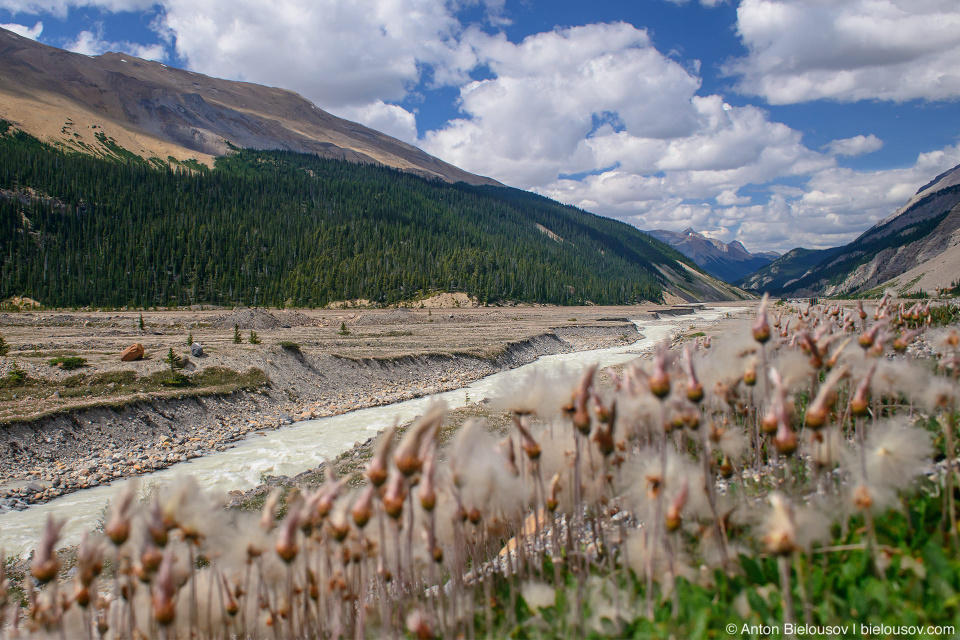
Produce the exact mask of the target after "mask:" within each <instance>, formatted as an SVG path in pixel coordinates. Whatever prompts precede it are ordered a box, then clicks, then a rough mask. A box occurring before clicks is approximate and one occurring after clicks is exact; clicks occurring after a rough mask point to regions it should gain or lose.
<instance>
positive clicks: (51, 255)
mask: <svg viewBox="0 0 960 640" xmlns="http://www.w3.org/2000/svg"><path fill="white" fill-rule="evenodd" d="M436 291H463V292H466V293H468V294H469V295H471V296H475V297H476V298H477V299H479V300H480V301H482V302H490V303H496V302H498V301H526V302H539V303H554V304H591V303H594V304H627V303H636V302H640V301H644V300H648V301H658V302H660V301H663V302H680V301H708V300H731V299H739V298H742V297H743V296H744V295H746V294H744V292H742V291H740V290H739V289H737V288H736V287H733V286H731V285H728V284H726V283H723V282H720V281H718V280H716V279H714V278H712V277H711V276H709V275H707V274H704V273H702V272H701V271H700V270H699V269H698V268H697V267H696V265H695V264H694V263H693V262H692V261H691V260H689V259H688V258H686V257H685V256H683V255H682V254H680V253H679V252H677V251H675V250H674V249H672V248H670V247H669V246H667V245H666V244H664V243H662V242H660V241H659V240H656V239H654V238H652V237H650V236H649V235H647V234H645V233H643V232H642V231H640V230H638V229H636V228H635V227H632V226H630V225H627V224H624V223H621V222H618V221H615V220H612V219H609V218H603V217H600V216H596V215H594V214H591V213H589V212H586V211H583V210H580V209H577V208H575V207H570V206H566V205H562V204H560V203H557V202H555V201H552V200H549V199H547V198H543V197H541V196H537V195H534V194H531V193H527V192H524V191H520V190H517V189H511V188H507V187H504V186H502V185H501V184H499V183H498V182H496V181H494V180H491V179H489V178H485V177H483V176H477V175H473V174H470V173H468V172H465V171H463V170H461V169H459V168H457V167H454V166H452V165H450V164H448V163H445V162H443V161H441V160H439V159H437V158H434V157H432V156H430V155H428V154H426V153H425V152H423V151H422V150H420V149H417V148H415V147H413V146H411V145H408V144H406V143H403V142H401V141H399V140H396V139H394V138H391V137H390V136H387V135H385V134H383V133H380V132H377V131H374V130H372V129H369V128H366V127H363V126H362V125H359V124H356V123H352V122H348V121H346V120H342V119H340V118H336V117H334V116H332V115H330V114H328V113H326V112H324V111H322V110H321V109H318V108H317V107H315V106H314V105H312V104H311V103H309V102H308V101H307V100H305V99H303V98H302V97H300V96H298V95H296V94H294V93H292V92H289V91H285V90H283V89H275V88H269V87H261V86H258V85H254V84H250V83H244V82H233V81H228V80H218V79H214V78H209V77H206V76H203V75H200V74H196V73H191V72H188V71H184V70H180V69H175V68H172V67H167V66H165V65H162V64H159V63H153V62H147V61H144V60H139V59H137V58H134V57H132V56H129V55H126V54H115V53H108V54H104V55H101V56H84V55H79V54H74V53H70V52H66V51H62V50H59V49H55V48H52V47H48V46H46V45H42V44H38V43H36V42H33V41H31V40H28V39H25V38H21V37H19V36H17V35H15V34H12V33H10V32H8V31H4V30H2V29H0V297H3V298H6V297H9V296H13V295H27V296H29V297H31V298H34V299H37V300H40V301H41V302H42V303H43V304H45V305H49V306H86V305H93V306H125V305H133V306H141V307H142V306H152V305H167V304H195V303H201V304H203V303H207V304H220V305H232V304H246V305H249V304H271V305H277V304H278V305H295V306H323V305H327V304H331V303H333V302H335V301H337V300H353V299H368V300H370V301H371V302H372V303H373V304H394V303H397V302H401V301H409V300H416V299H418V298H419V297H422V296H425V295H429V294H431V293H433V292H436Z"/></svg>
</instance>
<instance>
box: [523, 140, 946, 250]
mask: <svg viewBox="0 0 960 640" xmlns="http://www.w3.org/2000/svg"><path fill="white" fill-rule="evenodd" d="M958 164H960V144H957V145H954V146H948V147H945V148H944V149H940V150H937V151H933V152H929V153H923V154H920V155H919V156H918V157H917V159H916V161H915V162H914V163H913V165H912V166H910V167H907V168H903V169H893V170H878V171H855V170H852V169H847V168H841V167H837V166H835V165H833V166H825V167H824V168H822V169H820V170H817V171H813V172H811V175H810V177H809V178H808V179H807V180H806V181H805V182H804V183H803V184H802V187H799V188H798V187H772V188H768V189H767V191H769V192H770V196H769V198H768V200H767V201H766V202H763V203H757V204H748V203H747V202H743V201H739V202H735V201H734V197H731V196H732V195H733V194H730V193H728V192H722V193H721V194H720V195H719V196H718V197H716V198H714V201H715V202H716V203H717V205H719V206H712V205H710V204H709V203H707V202H699V203H697V202H694V203H691V202H688V201H687V198H685V197H684V195H683V194H685V193H689V192H688V191H686V189H684V188H682V183H683V182H684V181H686V180H689V179H690V176H684V175H682V174H679V175H671V174H667V175H665V176H664V177H663V178H660V179H657V178H655V177H643V176H637V175H629V174H626V173H624V172H620V171H610V172H605V173H602V174H600V175H597V176H590V177H588V178H586V179H584V180H581V181H575V180H558V181H557V182H555V183H554V184H552V185H550V186H549V187H547V188H546V189H542V190H541V191H543V192H544V193H545V194H546V195H549V196H551V197H554V198H557V199H558V200H562V201H564V202H568V203H571V204H577V205H578V206H584V207H585V208H588V209H590V210H592V211H595V212H597V213H604V214H605V215H609V216H611V217H616V218H620V219H622V220H624V221H625V222H629V223H631V224H634V225H636V226H638V227H640V228H641V229H660V228H662V229H671V230H675V231H679V230H681V229H683V228H685V227H688V226H691V227H693V228H694V229H697V230H701V229H706V230H712V237H719V238H722V239H723V240H724V241H729V240H734V239H735V240H740V241H741V242H742V243H743V244H744V245H745V246H746V247H748V248H749V249H750V250H751V251H757V250H776V251H781V252H783V251H787V250H789V249H792V248H794V247H797V246H803V247H807V248H826V247H832V246H838V245H841V244H845V243H847V242H850V241H851V240H853V239H854V238H856V237H857V236H858V235H860V233H862V232H863V231H864V230H865V229H867V228H868V227H870V226H871V225H873V224H876V223H877V222H879V221H881V220H883V219H885V218H886V217H888V216H889V215H890V214H891V213H893V212H894V211H895V210H896V209H897V208H899V207H901V206H902V205H903V204H905V203H906V202H907V200H909V199H910V197H911V196H913V194H914V193H915V192H916V191H917V189H919V188H920V187H921V186H923V185H924V184H926V183H927V182H929V181H930V180H931V179H932V178H933V177H934V176H936V175H938V174H940V173H942V172H944V171H946V170H947V169H950V168H952V167H954V166H956V165H958ZM754 199H756V198H754ZM728 203H729V204H728ZM588 204H589V205H590V206H587V205H588ZM730 205H732V206H730Z"/></svg>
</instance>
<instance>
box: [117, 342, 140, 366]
mask: <svg viewBox="0 0 960 640" xmlns="http://www.w3.org/2000/svg"><path fill="white" fill-rule="evenodd" d="M143 353H144V351H143V345H142V344H140V343H139V342H137V343H136V344H132V345H130V346H129V347H127V348H126V349H124V350H123V353H121V354H120V359H121V360H122V361H124V362H133V361H134V360H140V359H142V358H143Z"/></svg>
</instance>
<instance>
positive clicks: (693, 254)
mask: <svg viewBox="0 0 960 640" xmlns="http://www.w3.org/2000/svg"><path fill="white" fill-rule="evenodd" d="M647 233H649V234H650V235H652V236H653V237H654V238H656V239H658V240H662V241H663V242H666V243H667V244H669V245H670V246H671V247H673V248H674V249H676V250H677V251H679V252H680V253H682V254H683V255H685V256H687V257H688V258H690V259H691V260H693V261H694V262H695V263H696V264H697V266H698V267H700V268H701V269H703V270H704V271H706V272H707V273H709V274H710V275H712V276H713V277H715V278H719V279H720V280H723V281H724V282H735V281H737V280H739V279H740V278H743V277H744V276H746V275H749V274H751V273H753V272H755V271H757V270H758V269H760V268H762V267H765V266H766V265H768V264H770V263H771V262H773V261H774V260H776V259H777V258H779V257H780V254H779V253H777V252H775V251H764V252H759V253H750V252H749V251H747V249H746V247H744V246H743V244H741V243H740V242H739V241H737V240H734V241H733V242H730V243H726V244H725V243H723V242H721V241H720V240H715V239H714V238H708V237H706V236H704V235H703V234H700V233H697V232H696V231H694V230H693V229H692V228H689V227H688V228H687V229H684V230H683V231H681V232H680V233H677V232H675V231H665V230H663V229H655V230H653V231H647Z"/></svg>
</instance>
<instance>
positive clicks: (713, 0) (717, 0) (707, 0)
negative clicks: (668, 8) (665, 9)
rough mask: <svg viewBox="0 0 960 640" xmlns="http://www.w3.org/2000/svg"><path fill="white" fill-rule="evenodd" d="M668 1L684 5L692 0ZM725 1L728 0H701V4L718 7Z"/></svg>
mask: <svg viewBox="0 0 960 640" xmlns="http://www.w3.org/2000/svg"><path fill="white" fill-rule="evenodd" d="M667 2H670V3H672V4H679V5H684V4H687V3H688V2H690V0H667ZM725 2H727V0H700V4H702V5H703V6H705V7H716V6H717V5H720V4H723V3H725Z"/></svg>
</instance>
